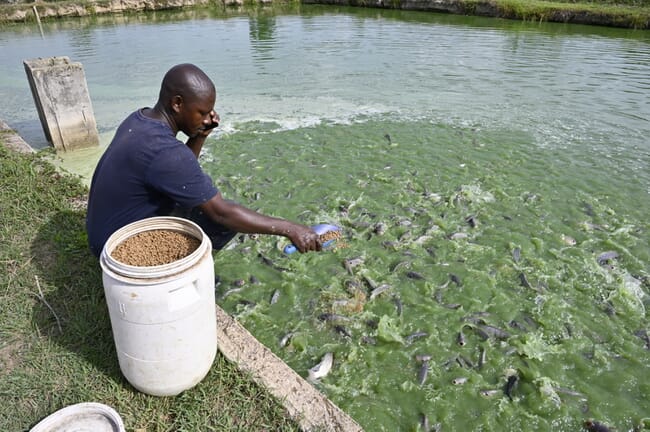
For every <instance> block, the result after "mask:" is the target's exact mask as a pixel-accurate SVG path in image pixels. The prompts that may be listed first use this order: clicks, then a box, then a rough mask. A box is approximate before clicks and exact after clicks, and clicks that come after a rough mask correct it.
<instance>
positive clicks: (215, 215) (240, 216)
mask: <svg viewBox="0 0 650 432" xmlns="http://www.w3.org/2000/svg"><path fill="white" fill-rule="evenodd" d="M199 207H200V208H201V210H202V211H203V213H205V214H206V215H208V216H209V217H210V219H212V220H213V221H215V222H217V223H220V224H221V225H224V226H226V227H228V228H230V229H231V230H233V231H237V232H240V233H248V234H274V235H280V236H284V237H287V238H288V239H289V240H291V242H292V243H293V244H294V245H295V246H296V248H297V249H298V250H299V251H300V252H307V251H319V250H321V242H320V240H319V236H318V234H316V233H315V232H314V231H313V230H312V229H311V228H310V227H308V226H306V225H302V224H298V223H295V222H291V221H288V220H286V219H280V218H275V217H271V216H265V215H263V214H261V213H257V212H256V211H254V210H251V209H248V208H246V207H244V206H242V205H240V204H237V203H235V202H232V201H228V200H225V199H223V197H222V196H221V192H218V193H217V194H216V195H215V196H213V197H212V198H211V199H210V200H208V201H206V202H205V203H203V204H201V205H200V206H199Z"/></svg>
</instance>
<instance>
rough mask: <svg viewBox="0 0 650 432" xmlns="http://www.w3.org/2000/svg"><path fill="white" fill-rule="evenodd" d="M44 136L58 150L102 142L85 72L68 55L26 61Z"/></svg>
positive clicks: (25, 64) (26, 70) (90, 145)
mask: <svg viewBox="0 0 650 432" xmlns="http://www.w3.org/2000/svg"><path fill="white" fill-rule="evenodd" d="M23 64H24V66H25V72H26V73H27V79H28V81H29V86H30V88H31V90H32V95H33V96H34V103H35V104H36V109H37V111H38V116H39V118H40V120H41V124H42V126H43V132H44V133H45V138H47V140H48V141H49V142H51V143H52V145H53V146H54V148H55V149H56V150H57V151H59V150H62V151H69V150H74V149H78V148H86V147H95V146H98V145H99V134H98V132H97V122H96V121H95V114H94V113H93V109H92V104H91V102H90V95H89V93H88V86H87V84H86V75H85V74H84V70H83V67H82V66H81V63H76V62H72V61H70V59H69V58H68V57H48V58H38V59H30V60H24V61H23Z"/></svg>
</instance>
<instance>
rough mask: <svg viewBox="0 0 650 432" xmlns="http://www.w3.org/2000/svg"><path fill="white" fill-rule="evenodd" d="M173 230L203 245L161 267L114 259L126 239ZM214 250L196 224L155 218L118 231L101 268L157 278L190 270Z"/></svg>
mask: <svg viewBox="0 0 650 432" xmlns="http://www.w3.org/2000/svg"><path fill="white" fill-rule="evenodd" d="M160 229H163V230H172V231H177V232H182V233H184V234H188V235H191V236H193V237H195V238H196V239H198V240H200V241H201V244H200V245H199V246H198V247H197V248H196V249H195V250H194V251H193V252H192V253H191V254H189V255H187V256H185V257H183V258H181V259H179V260H176V261H173V262H171V263H167V264H161V265H157V266H133V265H129V264H125V263H123V262H121V261H118V260H116V259H114V258H113V257H112V255H111V254H112V253H113V251H114V250H115V248H116V247H117V246H118V245H119V244H120V243H122V242H123V241H125V240H126V239H128V238H130V237H132V236H134V235H136V234H138V233H141V232H146V231H153V230H160ZM211 249H212V243H211V241H210V238H209V237H208V236H207V235H206V234H205V232H204V231H203V230H202V229H201V227H200V226H199V225H197V224H196V223H195V222H193V221H191V220H189V219H185V218H180V217H176V216H154V217H150V218H145V219H141V220H138V221H135V222H132V223H130V224H128V225H125V226H123V227H122V228H119V229H118V230H116V231H115V232H114V233H113V234H111V236H110V237H109V238H108V240H107V241H106V243H105V244H104V247H103V249H102V253H101V255H100V265H101V267H102V269H103V270H104V271H110V272H112V273H115V274H117V275H120V276H125V277H129V278H144V279H153V278H161V277H165V276H171V275H174V274H177V273H179V272H182V271H184V270H187V269H188V268H190V267H192V266H194V265H195V264H196V262H197V261H199V260H200V259H201V258H202V257H203V255H204V254H205V253H206V250H208V251H209V250H211Z"/></svg>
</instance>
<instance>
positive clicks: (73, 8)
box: [0, 0, 650, 29]
mask: <svg viewBox="0 0 650 432" xmlns="http://www.w3.org/2000/svg"><path fill="white" fill-rule="evenodd" d="M260 2H261V0H152V1H146V2H145V1H141V0H62V1H39V2H38V3H32V2H18V3H13V4H0V23H2V22H8V21H35V20H36V16H35V14H34V11H33V9H34V8H36V10H37V11H38V13H39V16H40V18H41V19H56V18H60V17H65V16H88V15H98V14H105V13H115V12H119V13H123V12H137V11H147V10H149V11H151V10H161V9H177V8H190V7H192V6H198V5H201V7H206V5H212V6H214V7H217V6H218V7H219V8H224V7H225V6H232V7H239V6H242V5H255V4H257V3H260ZM300 2H304V3H314V4H332V5H350V6H362V7H381V8H392V9H411V10H413V9H415V10H424V11H427V10H428V11H436V12H449V13H456V14H464V15H479V16H492V17H500V18H508V19H515V20H527V21H549V22H563V23H578V24H590V25H604V26H611V27H622V28H634V29H650V0H567V1H562V0H557V1H543V0H380V1H375V0H272V3H275V4H283V3H284V4H286V3H292V4H295V3H300ZM266 4H268V3H265V5H266Z"/></svg>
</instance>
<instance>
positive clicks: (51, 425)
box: [30, 402, 125, 432]
mask: <svg viewBox="0 0 650 432" xmlns="http://www.w3.org/2000/svg"><path fill="white" fill-rule="evenodd" d="M30 432H125V429H124V423H123V422H122V418H121V417H120V415H119V414H118V413H117V412H116V411H115V410H114V409H113V408H111V407H109V406H107V405H104V404H100V403H96V402H82V403H78V404H75V405H70V406H67V407H65V408H62V409H60V410H58V411H56V412H54V413H53V414H51V415H49V416H48V417H46V418H44V419H43V420H41V421H40V422H39V423H38V424H37V425H36V426H34V427H33V428H32V429H30Z"/></svg>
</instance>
